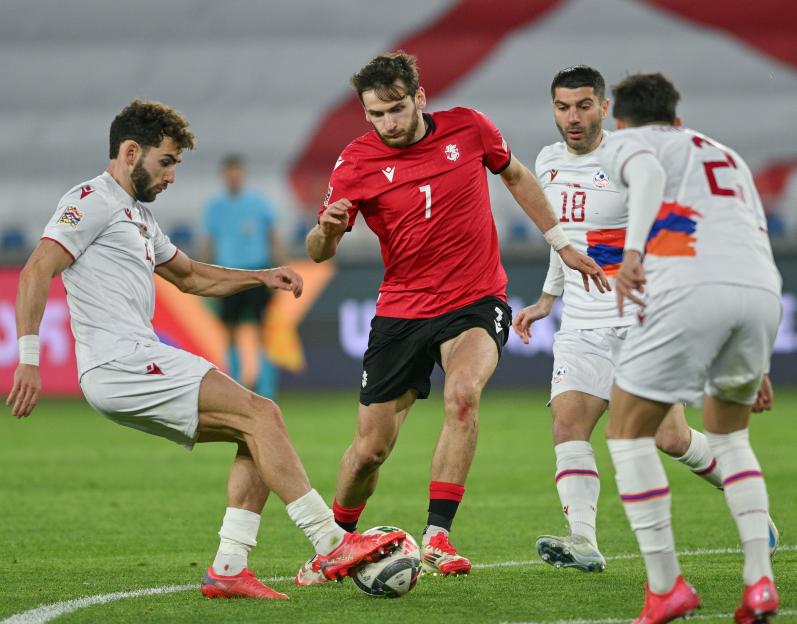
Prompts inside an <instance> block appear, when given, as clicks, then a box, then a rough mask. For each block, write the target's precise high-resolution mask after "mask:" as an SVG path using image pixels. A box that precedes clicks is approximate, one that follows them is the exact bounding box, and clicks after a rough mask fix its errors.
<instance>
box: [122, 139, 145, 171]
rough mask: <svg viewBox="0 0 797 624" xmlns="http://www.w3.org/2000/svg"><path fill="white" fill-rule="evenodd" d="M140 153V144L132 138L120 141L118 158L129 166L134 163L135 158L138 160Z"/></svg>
mask: <svg viewBox="0 0 797 624" xmlns="http://www.w3.org/2000/svg"><path fill="white" fill-rule="evenodd" d="M140 153H141V146H140V145H139V144H138V143H136V142H135V141H134V140H133V139H127V140H125V141H122V144H121V145H120V146H119V160H121V161H122V162H124V163H125V164H126V165H129V166H131V167H132V166H133V165H135V164H136V160H138V156H139V154H140Z"/></svg>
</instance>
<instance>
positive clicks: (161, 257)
mask: <svg viewBox="0 0 797 624" xmlns="http://www.w3.org/2000/svg"><path fill="white" fill-rule="evenodd" d="M152 223H153V229H154V230H155V231H154V232H153V233H152V247H153V250H154V251H155V265H156V266H157V265H159V264H165V263H167V262H169V260H171V259H172V258H174V257H175V256H176V255H177V247H176V246H175V245H174V243H173V242H172V241H171V240H170V239H169V237H168V236H166V234H164V233H163V231H162V230H161V228H160V226H159V225H158V223H157V221H155V220H154V219H153V220H152Z"/></svg>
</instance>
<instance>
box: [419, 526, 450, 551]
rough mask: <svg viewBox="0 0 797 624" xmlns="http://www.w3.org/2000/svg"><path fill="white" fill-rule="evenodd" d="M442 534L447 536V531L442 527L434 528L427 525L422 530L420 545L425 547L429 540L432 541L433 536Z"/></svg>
mask: <svg viewBox="0 0 797 624" xmlns="http://www.w3.org/2000/svg"><path fill="white" fill-rule="evenodd" d="M441 531H442V532H443V533H445V534H446V536H448V530H447V529H444V528H443V527H439V526H435V525H434V524H430V525H428V526H427V527H426V528H425V529H424V530H423V535H422V536H421V545H422V546H426V545H427V544H428V543H429V540H431V539H432V536H433V535H437V534H438V533H440V532H441Z"/></svg>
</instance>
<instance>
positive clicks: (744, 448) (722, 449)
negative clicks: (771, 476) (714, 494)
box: [706, 429, 773, 585]
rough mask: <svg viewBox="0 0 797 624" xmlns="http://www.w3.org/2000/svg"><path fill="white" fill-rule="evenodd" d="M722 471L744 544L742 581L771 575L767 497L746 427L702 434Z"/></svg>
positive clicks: (726, 498)
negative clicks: (728, 431)
mask: <svg viewBox="0 0 797 624" xmlns="http://www.w3.org/2000/svg"><path fill="white" fill-rule="evenodd" d="M706 437H707V438H708V443H709V444H710V445H711V450H712V451H713V452H714V455H715V456H716V458H717V463H718V464H719V466H720V470H721V471H722V474H724V475H726V477H725V480H724V482H723V485H724V486H725V500H726V501H727V503H728V508H729V509H730V510H731V515H733V519H734V520H735V521H736V527H737V529H738V530H739V538H740V539H741V541H742V546H743V547H744V582H745V584H746V585H750V584H752V583H755V582H757V581H758V579H760V578H761V577H762V576H767V577H769V578H773V576H772V564H771V562H770V560H769V524H768V520H769V499H768V498H767V487H766V484H765V483H764V477H763V475H762V474H761V466H760V465H759V463H758V460H757V459H756V456H755V453H753V449H752V448H751V447H750V437H749V434H748V431H747V429H742V430H741V431H734V432H733V433H725V434H719V433H706Z"/></svg>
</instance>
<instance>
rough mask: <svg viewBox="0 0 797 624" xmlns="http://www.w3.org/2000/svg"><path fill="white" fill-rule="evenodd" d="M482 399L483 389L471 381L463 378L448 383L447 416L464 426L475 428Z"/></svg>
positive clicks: (446, 395)
mask: <svg viewBox="0 0 797 624" xmlns="http://www.w3.org/2000/svg"><path fill="white" fill-rule="evenodd" d="M480 398H481V388H479V386H478V385H477V384H476V383H475V382H474V381H473V380H471V379H465V378H462V379H457V380H454V381H453V382H451V383H447V384H446V391H445V407H446V416H448V417H449V419H452V420H453V421H455V422H457V423H459V424H461V425H463V426H475V424H476V421H477V418H478V408H479V399H480Z"/></svg>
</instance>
